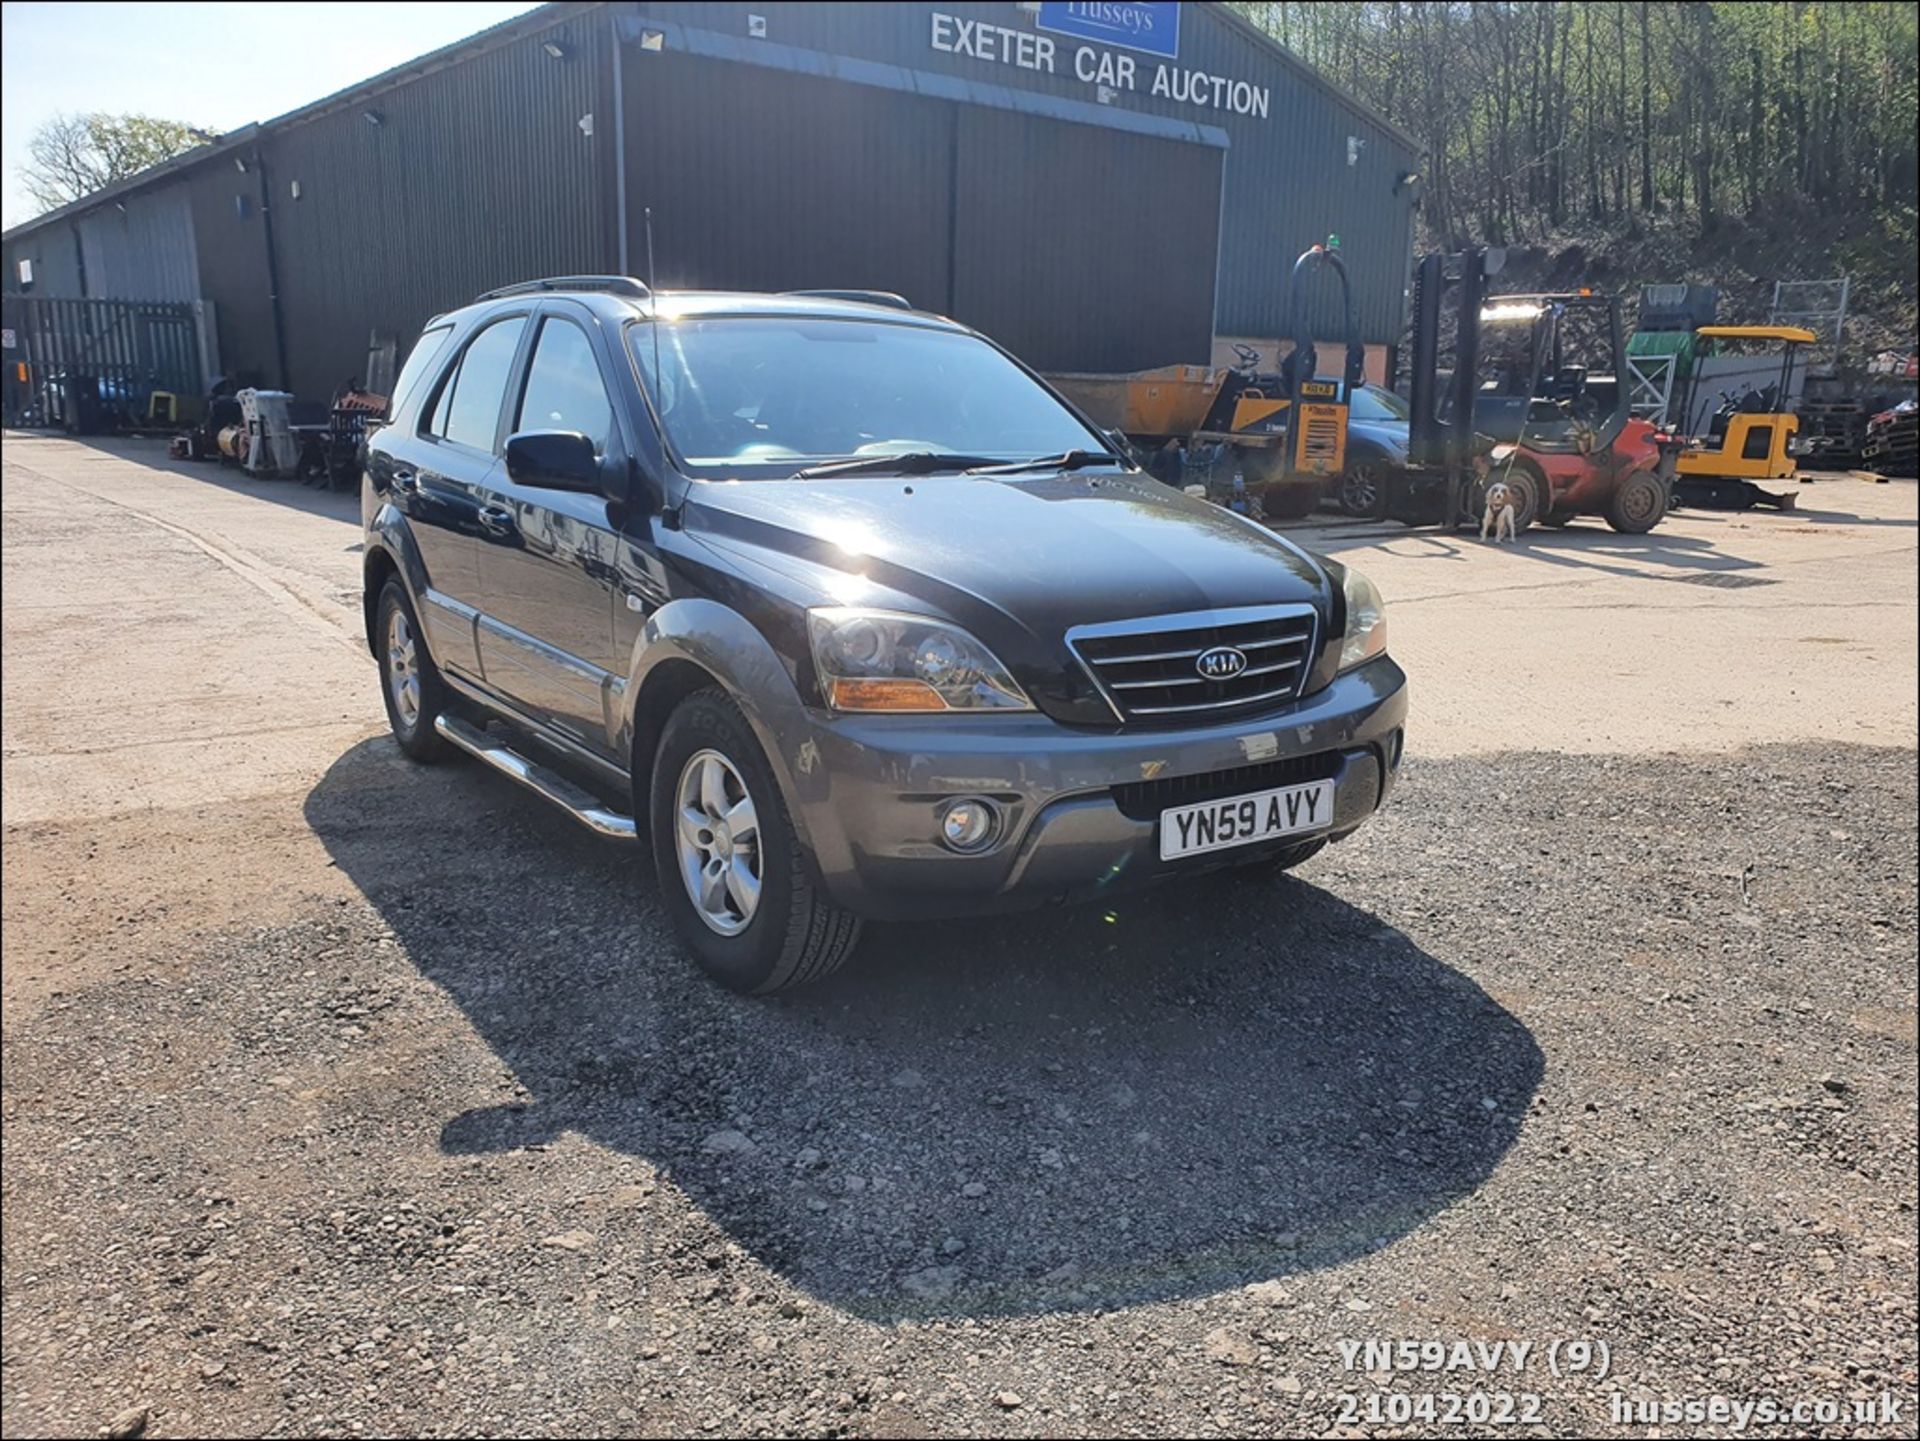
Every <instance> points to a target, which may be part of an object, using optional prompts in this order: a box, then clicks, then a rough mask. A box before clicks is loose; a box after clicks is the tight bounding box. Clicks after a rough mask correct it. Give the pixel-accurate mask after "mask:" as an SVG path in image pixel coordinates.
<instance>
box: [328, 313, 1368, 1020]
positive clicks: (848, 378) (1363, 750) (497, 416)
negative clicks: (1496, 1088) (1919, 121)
mask: <svg viewBox="0 0 1920 1441" xmlns="http://www.w3.org/2000/svg"><path fill="white" fill-rule="evenodd" d="M1112 446H1113V442H1112V440H1111V439H1110V438H1109V437H1108V436H1106V435H1103V434H1102V433H1101V432H1100V431H1099V430H1098V429H1097V428H1095V427H1094V426H1093V425H1092V424H1091V423H1090V422H1089V421H1088V420H1086V418H1085V417H1083V416H1082V415H1080V414H1079V413H1078V412H1076V411H1075V410H1074V409H1073V408H1072V407H1070V406H1069V405H1068V404H1067V403H1066V402H1065V401H1063V400H1062V399H1061V398H1060V397H1059V396H1058V395H1056V394H1055V393H1054V392H1053V391H1052V390H1051V389H1049V388H1048V387H1047V386H1046V384H1044V383H1043V382H1042V381H1041V380H1040V379H1039V378H1038V377H1037V376H1035V375H1034V374H1032V372H1030V371H1028V370H1027V369H1026V368H1025V367H1024V366H1022V365H1021V364H1020V363H1019V362H1018V361H1016V360H1015V359H1013V357H1011V356H1010V355H1008V354H1007V353H1006V352H1005V351H1003V350H1001V349H999V348H998V347H997V346H995V345H994V344H993V343H992V342H991V341H989V340H987V339H985V338H984V337H982V336H980V335H978V334H976V333H975V332H973V331H971V330H968V329H967V328H966V327H964V326H961V325H956V324H955V323H954V322H952V321H950V320H944V319H941V318H939V317H937V316H933V315H927V314H922V313H919V312H916V311H914V310H912V309H910V308H909V307H908V306H907V305H906V303H905V302H904V301H901V300H899V299H898V297H894V296H887V295H880V294H872V295H865V294H863V293H858V292H852V293H850V292H833V293H824V292H815V293H805V294H791V295H740V294H722V293H680V292H676V293H665V292H663V293H660V294H651V293H649V292H648V290H647V288H646V287H645V286H643V285H641V284H640V283H639V282H637V281H633V280H629V279H625V278H620V277H592V276H586V277H573V278H569V279H556V280H546V281H536V282H533V283H531V284H527V285H517V286H512V287H509V288H508V289H505V290H497V291H494V292H492V293H490V294H488V295H485V296H482V297H481V298H480V299H479V300H478V301H476V302H475V303H474V304H472V305H469V306H467V307H465V308H464V309H461V310H458V311H455V312H454V313H452V314H450V315H445V316H442V317H440V318H438V319H436V320H434V321H432V322H431V323H429V325H428V326H427V328H426V331H425V333H424V334H423V335H422V336H421V337H420V341H419V344H418V345H416V346H415V347H414V350H413V353H412V355H411V356H410V358H409V359H408V361H407V364H406V366H405V368H404V370H403V371H402V372H401V375H400V378H399V380H398V381H397V382H396V385H395V388H394V397H393V409H392V420H391V422H390V423H389V424H388V425H386V426H385V427H384V428H382V429H381V430H380V431H379V432H378V433H377V434H376V435H375V436H374V438H373V440H372V442H371V444H370V446H369V449H368V460H367V468H366V478H365V482H364V485H363V489H362V512H363V517H364V521H365V526H366V624H367V640H368V643H369V645H370V646H371V647H372V649H373V653H374V655H375V656H376V657H377V658H378V659H379V661H380V663H381V667H382V676H383V679H384V681H385V685H384V687H383V690H384V694H385V699H386V706H387V715H388V718H389V719H390V720H391V722H392V724H393V732H394V735H395V737H396V738H397V739H398V740H399V743H400V745H401V747H402V748H403V749H404V750H405V751H406V753H407V754H408V755H410V756H412V757H414V758H415V759H417V760H422V761H431V760H436V759H439V758H440V757H441V756H443V755H444V754H446V753H447V751H448V749H449V747H457V748H458V749H460V750H463V751H466V752H469V753H471V754H472V755H475V756H477V757H479V758H480V759H482V760H484V761H486V762H487V763H489V764H490V765H492V766H494V767H496V768H497V769H500V770H502V771H505V772H506V773H507V774H509V775H511V776H513V777H514V778H515V779H516V780H519V781H521V782H522V783H524V784H526V785H528V786H530V787H532V788H533V789H534V790H536V791H538V792H539V793H540V794H542V795H544V796H545V797H547V798H548V799H549V800H552V801H554V802H556V803H557V804H559V805H561V806H563V807H565V808H566V810H567V811H568V812H569V813H571V814H572V815H573V816H574V817H575V818H576V819H578V820H580V821H582V822H584V823H585V824H586V825H588V826H591V827H592V828H593V829H595V830H597V831H599V832H601V833H603V834H605V835H609V836H613V837H618V838H621V839H627V840H632V839H637V838H638V837H639V833H640V831H641V830H643V829H644V830H645V832H646V838H647V840H648V842H649V844H650V846H651V849H652V852H653V862H654V867H655V869H656V871H657V872H658V877H659V881H658V884H659V897H660V900H661V903H662V904H663V905H664V906H665V907H666V909H667V911H668V912H669V914H671V916H672V917H673V920H674V923H675V925H676V927H677V928H678V930H679V933H680V936H681V938H682V939H683V940H684V942H685V943H686V945H687V947H688V948H689V949H690V950H691V951H692V952H693V953H694V955H695V956H696V957H697V958H698V960H699V961H700V962H701V964H702V965H703V966H705V967H706V969H707V970H708V971H709V972H711V973H712V974H713V975H714V976H715V977H716V978H717V979H719V980H720V981H722V982H724V983H725V984H727V985H729V986H733V987H735V988H737V989H740V990H746V991H772V990H777V989H779V988H780V987H783V986H786V985H789V984H792V983H794V982H798V981H804V980H808V979H811V978H814V977H817V976H821V975H824V974H825V973H826V972H828V971H830V970H832V969H833V968H834V967H835V966H837V965H838V964H839V963H840V962H841V961H842V960H843V959H845V957H846V955H847V954H848V952H849V951H850V950H851V949H852V948H853V945H854V942H855V940H856V938H857V936H858V934H859V929H860V918H861V917H867V916H871V917H884V918H899V919H908V918H911V919H927V918H930V917H934V916H940V915H962V914H965V915H971V914H975V913H978V912H981V911H984V910H989V909H1005V908H1013V907H1020V906H1034V905H1040V904H1043V903H1046V902H1051V901H1058V900H1067V899H1074V898H1081V897H1089V896H1096V895H1106V894H1109V893H1111V892H1113V891H1116V890H1118V889H1121V888H1123V887H1129V886H1134V885H1138V884H1140V883H1143V882H1148V881H1154V880H1159V879H1162V878H1164V877H1168V876H1174V875H1179V874H1182V873H1185V872H1191V871H1196V870H1203V869H1207V868H1210V867H1214V866H1219V865H1223V864H1227V865H1264V866H1289V865H1293V864H1295V863H1297V862H1299V861H1301V860H1303V859H1305V858H1306V857H1307V856H1309V855H1312V854H1313V853H1314V852H1315V851H1317V850H1318V849H1319V848H1320V847H1321V846H1323V845H1324V844H1326V842H1327V841H1329V840H1337V839H1339V838H1340V837H1342V836H1344V835H1346V834H1348V833H1349V832H1351V831H1352V830H1354V828H1355V827H1357V826H1359V825H1360V823H1361V822H1362V821H1364V820H1365V819H1366V818H1367V817H1368V816H1369V815H1371V814H1372V812H1373V811H1374V809H1375V808H1376V807H1378V806H1379V805H1380V803H1381V801H1382V800H1383V799H1384V798H1385V796H1386V793H1387V790H1388V787H1389V786H1390V784H1391V782H1392V779H1393V776H1394V773H1395V771H1396V769H1397V768H1398V766H1399V762H1400V751H1401V737H1402V730H1401V727H1402V723H1403V720H1404V717H1405V714H1406V692H1405V684H1406V682H1405V677H1404V675H1403V674H1402V673H1401V671H1400V668H1399V667H1398V666H1397V665H1395V664H1394V662H1393V661H1392V660H1391V659H1389V658H1388V656H1387V654H1386V637H1385V629H1384V624H1383V621H1382V617H1381V605H1380V597H1379V595H1378V594H1377V593H1376V592H1375V590H1374V588H1373V586H1372V585H1370V584H1369V583H1368V582H1367V581H1366V580H1364V579H1363V578H1362V577H1360V576H1359V575H1358V574H1356V573H1355V572H1353V571H1351V570H1348V569H1346V568H1345V567H1344V566H1342V565H1340V564H1339V563H1338V562H1336V561H1332V560H1326V559H1320V558H1316V557H1314V556H1311V555H1308V554H1307V553H1305V552H1304V551H1302V550H1300V549H1299V548H1298V547H1296V546H1294V545H1292V544H1291V543H1289V542H1288V541H1286V540H1283V539H1281V538H1280V537H1278V536H1276V535H1274V534H1273V533H1272V532H1270V531H1268V530H1266V529H1264V528H1263V527H1261V526H1259V525H1256V524H1254V523H1253V522H1251V521H1249V520H1246V519H1244V518H1242V517H1240V516H1236V515H1234V514H1232V513H1231V512H1229V511H1226V510H1222V509H1219V508H1216V507H1214V506H1212V505H1209V504H1207V503H1206V502H1205V501H1202V500H1198V499H1195V498H1192V497H1190V496H1187V495H1185V494H1182V493H1181V492H1180V491H1178V490H1174V489H1171V488H1169V487H1167V486H1165V485H1162V484H1160V483H1159V482H1157V481H1155V480H1152V479H1150V478H1148V477H1147V476H1145V475H1143V474H1141V473H1140V472H1139V471H1138V470H1137V469H1135V468H1134V467H1133V466H1132V465H1131V464H1130V463H1129V462H1128V461H1126V460H1125V459H1123V458H1121V457H1120V456H1119V455H1116V454H1113V453H1110V452H1111V448H1112Z"/></svg>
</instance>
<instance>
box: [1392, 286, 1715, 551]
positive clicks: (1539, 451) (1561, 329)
mask: <svg viewBox="0 0 1920 1441" xmlns="http://www.w3.org/2000/svg"><path fill="white" fill-rule="evenodd" d="M1505 259H1506V256H1505V252H1504V251H1502V250H1499V249H1497V248H1486V249H1473V250H1468V251H1464V252H1461V253H1459V254H1457V255H1445V254H1431V255H1426V256H1423V257H1421V260H1420V262H1419V264H1418V266H1417V267H1416V268H1415V272H1414V288H1413V289H1414V295H1413V309H1414V316H1413V344H1412V346H1411V360H1412V375H1411V380H1412V396H1411V409H1412V416H1411V419H1410V421H1409V435H1408V441H1409V445H1408V466H1407V468H1406V470H1405V471H1404V472H1403V473H1401V474H1400V475H1399V476H1397V477H1393V478H1392V480H1391V481H1390V491H1392V492H1394V498H1393V500H1392V501H1391V502H1390V504H1392V505H1393V508H1394V509H1396V510H1398V511H1399V512H1400V514H1401V518H1403V519H1413V520H1428V521H1431V520H1439V521H1441V522H1442V523H1443V524H1445V525H1447V526H1448V527H1449V528H1451V527H1454V526H1457V525H1458V524H1459V523H1460V522H1461V521H1463V520H1477V519H1478V518H1479V515H1480V512H1481V510H1482V508H1483V507H1484V505H1485V499H1486V488H1487V486H1488V485H1489V484H1491V483H1492V482H1493V481H1495V480H1499V481H1504V482H1505V483H1506V484H1507V486H1508V487H1509V488H1510V489H1511V490H1512V492H1513V494H1514V505H1515V512H1516V513H1515V517H1514V520H1515V528H1516V529H1517V530H1524V529H1526V528H1527V527H1528V526H1529V525H1532V524H1533V523H1534V522H1535V521H1539V522H1541V523H1543V524H1546V525H1551V526H1562V525H1566V524H1568V523H1569V522H1571V521H1572V520H1574V519H1575V518H1576V517H1578V516H1581V515H1599V516H1602V517H1604V518H1605V520H1606V522H1607V523H1608V524H1609V525H1610V526H1612V527H1613V528H1614V529H1615V530H1617V531H1620V532H1622V533H1625V534H1631V535H1637V534H1643V533H1645V532H1646V531H1649V530H1652V529H1653V527H1654V526H1656V525H1658V524H1659V523H1660V520H1661V518H1662V517H1663V516H1664V515H1665V514H1666V512H1667V507H1668V504H1669V503H1670V500H1671V489H1670V486H1671V480H1672V472H1673V460H1674V456H1675V455H1676V454H1677V452H1678V449H1679V447H1678V446H1677V445H1676V444H1674V443H1673V442H1672V441H1671V440H1670V439H1669V438H1667V437H1664V436H1661V435H1660V434H1659V433H1658V432H1657V431H1656V430H1655V428H1654V427H1653V426H1652V425H1651V424H1649V423H1648V422H1647V421H1644V420H1641V419H1639V418H1637V417H1635V416H1634V415H1633V414H1632V413H1631V411H1630V410H1629V407H1628V391H1627V386H1626V383H1625V374H1626V358H1625V357H1626V344H1625V337H1624V333H1623V331H1622V327H1621V323H1620V306H1619V302H1618V301H1617V300H1616V299H1615V298H1613V297H1612V296H1605V295H1599V294H1596V293H1595V292H1594V291H1592V290H1590V289H1582V290H1577V291H1570V292H1564V293H1556V294H1535V295H1494V294H1493V293H1492V289H1491V286H1492V280H1493V277H1494V276H1496V275H1497V274H1499V272H1500V271H1501V269H1503V268H1504V265H1505ZM1449 297H1451V298H1452V300H1453V302H1454V339H1453V345H1452V355H1451V357H1450V358H1451V360H1452V368H1451V370H1450V371H1443V370H1442V368H1441V366H1440V360H1441V345H1440V340H1441V317H1442V312H1443V309H1444V307H1445V303H1446V301H1447V300H1448V299H1449ZM1596 362H1598V365H1597V367H1596Z"/></svg>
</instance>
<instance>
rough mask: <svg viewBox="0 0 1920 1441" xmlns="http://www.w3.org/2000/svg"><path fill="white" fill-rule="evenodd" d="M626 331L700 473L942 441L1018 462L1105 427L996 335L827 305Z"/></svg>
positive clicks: (682, 458) (783, 472)
mask: <svg viewBox="0 0 1920 1441" xmlns="http://www.w3.org/2000/svg"><path fill="white" fill-rule="evenodd" d="M657 323H658V325H659V334H658V337H657V338H658V342H659V370H660V375H659V377H658V383H656V377H655V375H654V342H655V339H656V337H655V334H654V331H653V323H639V324H635V325H633V326H630V327H629V328H628V331H627V339H628V344H629V346H630V348H631V350H632V352H633V357H634V361H635V363H636V364H637V365H638V366H639V369H640V375H641V378H642V380H643V382H644V383H645V385H646V387H647V391H648V393H649V395H650V396H651V397H652V399H653V402H654V405H655V408H656V411H657V413H658V414H659V416H660V421H661V424H662V425H663V426H664V427H665V429H666V433H667V441H668V443H669V445H670V446H671V447H672V449H673V451H674V454H675V457H676V459H677V460H678V461H679V462H680V464H681V465H682V466H683V467H684V468H685V469H686V470H687V471H688V472H689V473H691V474H693V475H704V476H722V475H724V476H733V477H741V478H753V477H757V476H758V477H772V476H788V475H792V474H793V473H794V472H795V471H796V470H799V469H801V468H803V467H805V466H811V465H817V464H820V463H822V462H825V461H834V460H843V459H849V458H857V457H861V456H879V455H887V454H892V453H899V454H903V455H904V454H908V453H922V452H933V453H936V454H945V453H951V454H956V455H967V456H978V457H985V458H990V459H1006V460H1020V459H1025V458H1028V457H1031V456H1037V455H1046V454H1054V453H1059V452H1064V451H1070V450H1073V449H1075V448H1087V447H1091V448H1094V449H1098V450H1104V449H1106V448H1107V443H1106V441H1105V440H1104V438H1103V437H1101V436H1099V435H1096V434H1094V433H1093V432H1092V431H1090V430H1088V428H1087V427H1086V426H1085V425H1083V424H1082V423H1081V422H1080V421H1079V420H1078V419H1076V418H1075V417H1074V415H1073V413H1072V412H1071V411H1068V410H1066V409H1065V408H1063V407H1062V406H1061V404H1060V403H1059V402H1058V401H1057V400H1055V399H1054V398H1053V396H1051V395H1050V394H1048V393H1047V391H1046V390H1044V389H1043V388H1042V387H1041V386H1039V385H1038V384H1036V383H1035V382H1034V380H1033V378H1032V377H1031V376H1029V375H1028V374H1027V373H1026V372H1025V371H1023V370H1021V368H1020V367H1019V366H1018V365H1016V364H1014V363H1013V362H1012V361H1011V360H1009V359H1008V358H1007V357H1006V356H1005V355H1003V354H1002V353H1001V352H1000V351H998V350H996V349H995V348H994V347H993V346H991V345H988V344H987V343H985V342H984V341H982V340H980V339H979V338H977V337H975V336H972V335H967V334H964V333H961V332H958V331H951V330H939V329H934V328H932V327H930V326H924V325H912V324H897V323H888V322H886V321H871V320H865V319H836V318H825V317H819V316H787V315H728V316H683V317H680V318H678V319H674V318H667V319H664V320H662V321H660V322H657Z"/></svg>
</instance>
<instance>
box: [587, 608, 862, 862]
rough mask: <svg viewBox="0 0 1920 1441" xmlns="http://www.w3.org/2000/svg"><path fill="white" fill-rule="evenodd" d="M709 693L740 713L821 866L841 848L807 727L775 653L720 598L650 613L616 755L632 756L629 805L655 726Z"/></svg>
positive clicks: (640, 790)
mask: <svg viewBox="0 0 1920 1441" xmlns="http://www.w3.org/2000/svg"><path fill="white" fill-rule="evenodd" d="M706 686H718V687H719V688H720V689H721V690H722V691H724V692H726V694H727V697H728V698H729V699H730V700H732V702H733V703H734V704H735V705H736V706H738V707H739V708H740V713H741V714H742V715H744V716H745V717H746V720H747V725H748V727H749V728H750V729H751V730H752V731H753V733H754V738H755V739H756V740H758V741H759V742H760V749H761V751H762V752H763V753H764V754H765V755H766V757H767V762H768V767H769V769H771V770H772V772H773V776H774V782H775V784H776V785H778V786H779V787H780V792H781V799H782V800H783V801H784V802H785V803H786V807H787V813H788V815H789V816H790V817H791V818H792V820H793V825H794V829H795V830H796V831H797V832H799V835H800V838H801V840H802V842H803V843H805V845H806V847H807V849H808V850H809V851H810V852H812V853H813V854H814V856H815V857H816V858H817V859H818V861H819V862H820V863H821V864H822V865H826V864H829V863H830V862H832V861H833V860H834V859H835V857H830V856H821V855H820V854H819V851H820V848H821V847H822V846H823V845H824V846H827V847H829V848H830V849H834V850H836V851H837V850H839V849H840V848H841V843H840V842H839V841H838V840H837V839H836V837H835V836H834V835H833V834H832V832H833V829H834V828H833V827H832V826H830V825H821V824H819V823H818V822H819V819H820V816H821V815H822V814H823V813H824V812H826V811H830V809H831V797H830V794H829V782H828V778H827V777H826V776H825V775H824V774H823V767H822V766H821V765H820V764H819V756H818V749H817V744H816V742H815V741H814V738H813V722H812V721H811V720H810V719H809V717H808V715H807V710H806V706H805V704H804V703H803V702H802V700H801V698H800V692H799V690H798V689H797V688H796V686H795V684H794V680H793V677H792V675H791V674H790V673H789V672H788V670H787V667H786V665H785V664H784V663H783V662H782V661H781V659H780V656H779V654H778V652H776V651H775V650H774V648H773V645H772V644H771V643H770V642H769V641H768V640H767V638H766V637H765V636H764V635H762V634H761V633H760V631H759V630H758V629H757V628H756V627H755V626H754V625H753V624H752V622H750V621H749V620H747V618H746V617H745V616H743V615H741V614H740V613H739V612H738V611H735V610H732V609H730V608H729V607H727V606H724V605H721V604H720V603H719V602H717V601H711V600H706V599H703V598H699V597H687V598H685V599H682V600H674V601H669V602H668V603H667V604H665V605H663V606H661V607H660V608H659V609H658V610H656V611H655V612H654V613H653V614H652V615H650V616H648V617H647V623H646V625H645V626H644V627H643V628H642V630H641V633H640V636H639V638H638V639H637V640H636V641H635V643H634V652H633V657H632V664H631V666H630V669H629V679H628V681H627V684H626V687H625V690H624V693H623V697H622V707H623V709H622V715H621V728H622V732H623V734H622V736H621V737H620V742H621V749H622V750H623V751H624V752H625V753H626V755H627V756H628V768H629V776H630V779H631V782H632V786H633V795H634V804H635V805H636V806H638V805H641V804H642V803H643V801H644V798H645V797H646V796H647V794H648V793H649V790H650V787H651V784H652V772H653V755H654V751H655V749H656V748H657V747H658V745H659V740H660V728H661V727H662V726H664V725H665V724H666V719H667V717H668V716H669V715H671V714H672V712H673V708H674V707H675V706H676V705H678V704H679V703H680V702H681V701H682V700H683V699H685V698H686V697H687V696H688V695H690V694H692V693H693V692H694V691H696V690H700V689H702V688H704V687H706Z"/></svg>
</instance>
